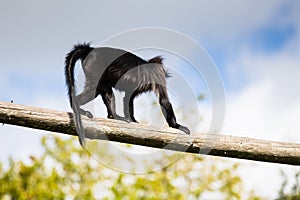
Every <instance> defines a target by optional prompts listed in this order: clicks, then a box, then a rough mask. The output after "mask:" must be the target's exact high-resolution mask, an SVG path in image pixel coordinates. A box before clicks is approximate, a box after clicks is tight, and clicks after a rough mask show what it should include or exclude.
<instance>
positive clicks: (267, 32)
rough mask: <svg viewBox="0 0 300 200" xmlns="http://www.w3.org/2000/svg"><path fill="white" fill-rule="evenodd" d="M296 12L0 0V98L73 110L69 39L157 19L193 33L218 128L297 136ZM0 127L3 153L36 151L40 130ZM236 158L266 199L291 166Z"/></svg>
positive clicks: (295, 5) (248, 2) (237, 4)
mask: <svg viewBox="0 0 300 200" xmlns="http://www.w3.org/2000/svg"><path fill="white" fill-rule="evenodd" d="M299 11H300V2H299V1H285V0H265V1H258V0H244V1H238V0H229V1H226V2H225V1H221V0H216V1H196V0H194V1H188V2H187V1H176V2H175V1H170V0H169V1H163V2H161V1H149V2H146V1H127V0H126V1H121V2H119V1H76V2H70V1H57V0H53V1H36V0H28V1H14V0H12V1H8V0H2V1H1V2H0V27H1V32H0V35H1V37H0V47H1V54H0V58H1V66H0V91H1V92H0V101H11V100H13V101H14V102H15V103H18V104H26V105H31V106H38V107H45V108H51V109H57V110H65V111H70V108H69V105H68V99H67V96H66V87H65V81H64V74H63V72H64V70H63V67H64V57H65V55H66V53H67V52H68V51H70V49H71V48H72V46H73V45H74V44H75V43H78V42H84V41H87V42H88V41H90V42H91V43H92V44H93V45H97V44H101V43H102V42H103V41H105V40H107V39H108V38H110V37H112V36H114V35H116V34H119V33H121V32H124V31H129V30H132V29H138V28H145V27H157V28H163V29H168V30H174V31H176V32H179V33H182V34H184V35H186V36H188V37H190V38H192V39H193V40H194V41H196V42H197V43H198V44H200V45H201V46H202V47H203V48H204V49H205V50H206V52H207V54H208V55H209V56H210V58H211V59H212V61H213V63H214V64H215V66H216V67H217V69H218V71H219V72H220V76H221V78H222V80H223V84H224V91H225V95H226V101H225V119H224V122H223V124H222V131H221V133H222V134H228V135H235V136H242V137H252V138H259V139H267V140H276V141H287V142H300V137H299V134H297V133H298V132H299V131H300V126H299V123H298V120H299V119H300V79H299V75H300V67H299V66H300V56H299V55H300V12H299ZM146 39H147V38H146ZM146 39H145V40H146ZM128 42H132V43H133V44H134V42H136V41H128ZM153 42H154V41H153ZM174 46H176V43H174ZM152 53H153V52H152ZM154 53H155V51H154ZM158 54H164V56H166V63H167V64H169V63H171V64H172V65H176V63H177V64H178V65H179V64H180V63H181V64H182V65H183V66H175V68H176V67H177V68H176V69H179V71H178V73H179V74H180V73H184V70H181V71H180V69H182V68H180V67H185V66H187V64H186V63H185V64H184V62H176V60H174V59H175V58H174V57H172V56H171V55H169V54H168V53H164V52H161V51H158ZM144 55H148V54H146V53H145V54H144ZM149 55H150V54H149ZM176 77H178V76H176V74H175V76H174V77H173V82H174V84H175V86H176V81H174V79H175V80H177V79H176ZM171 81H172V80H170V82H171ZM201 83H203V80H201ZM177 84H178V81H177ZM203 93H204V94H205V95H208V94H209V91H206V90H205V91H204V92H203ZM175 96H176V95H175ZM179 97H180V95H179ZM208 97H209V95H208ZM174 99H176V98H174ZM99 102H100V101H99ZM184 105H185V104H184ZM102 108H104V107H102ZM200 108H201V109H203V111H201V109H200V111H199V112H202V113H201V115H203V116H204V118H205V117H206V116H210V115H211V108H210V107H209V108H207V107H205V106H202V107H201V106H200ZM182 110H185V107H184V106H183V108H182ZM206 119H210V117H206ZM182 120H184V118H183V119H182ZM209 123H210V121H209V120H206V121H205V120H204V125H203V126H202V125H201V127H200V128H202V129H203V130H206V129H205V128H207V126H209ZM0 133H1V134H0V159H1V160H4V159H5V158H7V156H13V157H15V158H24V157H26V156H28V155H29V154H32V153H37V151H38V146H39V137H38V136H37V135H42V134H45V133H44V132H43V131H37V130H32V129H24V128H20V127H14V126H9V125H4V126H2V127H0ZM36 133H41V134H36ZM16 138H17V139H16ZM37 154H38V153H37ZM234 161H236V160H234ZM241 163H242V165H243V169H242V170H241V172H240V173H241V176H242V178H243V181H244V182H245V184H246V186H247V187H248V188H249V189H253V190H255V191H257V193H258V194H261V195H263V196H266V197H269V198H272V197H275V196H274V194H276V192H277V191H278V188H279V187H280V183H281V181H280V180H281V179H280V175H279V172H278V170H279V169H283V170H285V171H286V172H287V173H289V174H292V172H293V171H295V170H297V168H295V167H290V166H284V165H276V164H266V163H258V162H247V161H245V162H241ZM249 177H251V178H249ZM274 179H275V180H276V181H274ZM275 182H276V183H275Z"/></svg>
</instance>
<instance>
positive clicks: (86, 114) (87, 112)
mask: <svg viewBox="0 0 300 200" xmlns="http://www.w3.org/2000/svg"><path fill="white" fill-rule="evenodd" d="M84 115H85V116H87V117H88V118H90V119H92V118H93V115H92V113H91V112H89V111H85V113H84Z"/></svg>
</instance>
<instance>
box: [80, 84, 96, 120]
mask: <svg viewBox="0 0 300 200" xmlns="http://www.w3.org/2000/svg"><path fill="white" fill-rule="evenodd" d="M95 93H96V89H94V88H92V87H85V88H84V90H83V92H82V93H80V94H79V95H77V96H76V101H77V102H78V104H79V106H81V105H84V104H86V103H88V102H90V101H92V100H93V99H95V98H96V96H95ZM79 112H80V114H82V115H86V116H87V117H88V118H93V115H92V113H91V112H89V111H86V110H83V109H82V108H79Z"/></svg>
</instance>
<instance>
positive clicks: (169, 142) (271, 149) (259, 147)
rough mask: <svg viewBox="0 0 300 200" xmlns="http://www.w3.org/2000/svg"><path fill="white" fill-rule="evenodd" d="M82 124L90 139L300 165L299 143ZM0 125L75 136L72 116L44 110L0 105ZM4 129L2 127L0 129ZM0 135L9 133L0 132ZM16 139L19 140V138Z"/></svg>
mask: <svg viewBox="0 0 300 200" xmlns="http://www.w3.org/2000/svg"><path fill="white" fill-rule="evenodd" d="M82 121H83V124H84V128H85V131H86V137H87V138H89V139H100V140H110V141H116V142H121V143H128V144H135V145H142V146H147V147H155V148H162V149H167V150H174V151H181V152H188V153H194V154H207V155H213V156H222V157H231V158H240V159H247V160H255V161H263V162H272V163H282V164H290V165H300V144H296V143H286V142H275V141H267V140H259V139H251V138H245V137H236V136H229V135H218V134H203V133H197V134H195V133H193V134H192V135H190V136H189V135H186V134H184V133H183V132H181V131H179V130H177V129H172V128H166V129H158V128H155V127H150V126H145V125H141V124H137V123H127V122H124V121H119V120H111V119H88V118H87V117H85V116H82ZM0 122H1V123H4V124H12V125H17V126H23V127H28V128H35V129H41V130H46V131H52V132H59V133H63V134H68V135H74V136H76V135H77V134H76V131H75V127H74V122H73V114H72V113H68V112H61V111H56V110H49V109H44V108H36V107H30V106H25V105H18V104H13V103H6V102H0ZM0 130H1V128H0ZM1 134H8V133H4V132H2V131H1ZM16 139H17V138H16Z"/></svg>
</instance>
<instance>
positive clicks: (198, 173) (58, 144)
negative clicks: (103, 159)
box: [0, 136, 259, 200]
mask: <svg viewBox="0 0 300 200" xmlns="http://www.w3.org/2000/svg"><path fill="white" fill-rule="evenodd" d="M42 146H43V149H44V153H43V154H42V156H40V157H33V156H31V157H30V158H29V163H28V162H27V161H26V162H25V161H14V160H12V159H10V160H9V164H8V165H7V166H6V167H3V165H0V199H18V200H22V199H120V200H121V199H122V200H123V199H149V200H152V199H153V200H154V199H179V200H180V199H206V198H208V199H211V198H217V199H228V200H229V199H230V200H231V199H233V200H234V199H236V200H238V199H259V198H257V197H255V196H254V195H253V194H252V193H250V194H247V193H246V192H245V191H244V190H243V185H242V182H241V179H240V178H239V176H238V175H237V173H236V171H237V168H238V165H236V164H234V165H232V164H229V163H227V162H225V161H223V160H220V159H215V158H206V159H203V157H199V156H194V155H190V154H182V156H181V157H180V159H178V160H177V161H176V162H174V163H173V164H172V165H171V166H169V167H167V168H163V169H162V170H160V171H157V172H151V173H144V174H134V173H121V172H117V171H115V170H113V169H109V168H106V167H104V166H103V165H102V164H100V162H98V161H96V160H95V159H94V158H93V157H92V156H91V155H90V154H89V153H88V152H86V151H84V150H83V149H82V148H81V147H80V146H79V145H78V141H77V140H76V139H74V138H71V137H70V138H69V139H61V138H59V137H54V136H47V137H45V138H43V139H42ZM100 146H101V145H100ZM103 146H105V145H103ZM95 148H98V149H95V150H94V151H99V152H103V153H105V151H106V150H105V149H101V148H100V147H99V145H95ZM128 148H130V146H129V147H128ZM174 156H176V157H178V154H177V155H174V154H173V155H166V156H164V158H163V159H167V160H168V159H169V160H174V159H173V158H174Z"/></svg>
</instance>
